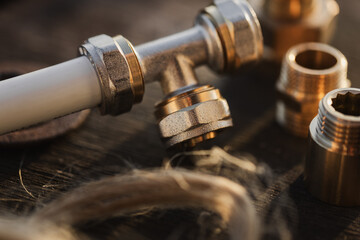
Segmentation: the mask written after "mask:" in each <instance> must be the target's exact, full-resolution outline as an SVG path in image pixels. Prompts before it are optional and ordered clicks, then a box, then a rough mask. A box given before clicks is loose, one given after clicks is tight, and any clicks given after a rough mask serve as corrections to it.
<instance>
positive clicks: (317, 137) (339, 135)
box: [304, 88, 360, 206]
mask: <svg viewBox="0 0 360 240" xmlns="http://www.w3.org/2000/svg"><path fill="white" fill-rule="evenodd" d="M304 178H305V182H306V184H307V187H308V189H309V191H310V192H311V193H312V194H313V195H314V196H316V197H317V198H319V199H321V200H323V201H325V202H328V203H331V204H336V205H341V206H360V89H359V88H344V89H336V90H333V91H331V92H329V93H328V94H327V95H326V96H325V97H324V98H323V99H322V100H321V102H320V104H319V114H318V115H317V116H316V117H315V118H314V120H313V121H312V122H311V125H310V136H309V146H308V153H307V156H306V163H305V172H304Z"/></svg>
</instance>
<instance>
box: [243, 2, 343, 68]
mask: <svg viewBox="0 0 360 240" xmlns="http://www.w3.org/2000/svg"><path fill="white" fill-rule="evenodd" d="M249 2H250V4H252V6H253V7H254V10H255V12H256V13H257V15H258V18H259V20H260V24H261V27H262V30H263V34H264V44H265V47H266V50H268V51H267V52H268V53H269V54H268V55H269V56H270V57H271V58H272V59H275V60H276V61H279V62H280V61H281V60H282V58H283V56H284V55H285V53H286V51H287V50H288V49H289V48H290V47H292V46H294V45H296V44H299V43H303V42H324V43H327V42H329V40H330V38H331V37H332V35H333V32H334V29H335V23H336V16H337V15H338V14H339V6H338V4H337V3H336V2H335V1H334V0H312V1H311V2H312V3H313V4H311V6H312V7H311V8H310V10H309V11H308V12H307V13H306V14H303V15H300V16H297V18H295V19H289V18H285V17H282V16H277V15H271V14H270V13H269V12H268V8H269V7H271V5H272V4H275V3H276V2H281V1H271V0H260V1H259V0H249ZM298 2H306V4H307V5H309V3H308V2H309V1H298ZM284 4H285V3H283V4H282V6H283V5H284ZM299 4H301V3H299ZM300 6H301V5H300ZM282 11H286V9H285V10H284V9H282ZM277 14H282V15H284V14H285V13H284V12H280V11H279V12H277Z"/></svg>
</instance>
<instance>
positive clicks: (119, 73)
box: [79, 35, 144, 115]
mask: <svg viewBox="0 0 360 240" xmlns="http://www.w3.org/2000/svg"><path fill="white" fill-rule="evenodd" d="M79 52H80V54H81V55H85V56H87V57H88V59H89V60H90V62H91V63H92V64H93V66H94V68H95V70H96V73H97V76H98V78H99V81H100V84H101V89H102V102H101V105H100V111H101V113H102V114H111V115H118V114H121V113H124V112H128V111H130V109H131V108H132V105H133V103H138V102H141V100H142V97H143V94H144V80H143V76H142V72H141V68H140V64H139V61H138V58H137V57H136V54H135V51H134V48H133V46H132V45H131V43H130V42H129V41H128V40H127V39H125V38H124V37H123V36H116V37H114V38H111V37H109V36H107V35H99V36H96V37H92V38H89V39H88V40H87V41H86V42H85V43H84V44H83V45H82V46H81V47H80V48H79Z"/></svg>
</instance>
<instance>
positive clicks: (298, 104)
mask: <svg viewBox="0 0 360 240" xmlns="http://www.w3.org/2000/svg"><path fill="white" fill-rule="evenodd" d="M347 65H348V64H347V60H346V58H345V56H344V55H343V54H342V53H341V52H340V51H338V50H337V49H335V48H333V47H331V46H329V45H326V44H323V43H303V44H299V45H296V46H294V47H292V48H291V49H289V51H288V52H287V54H286V55H285V57H284V60H283V64H282V69H281V74H280V77H279V80H278V81H277V84H276V90H277V95H278V100H277V105H276V120H277V122H278V123H279V124H280V125H281V126H283V127H284V128H285V129H287V130H288V131H289V132H291V133H292V134H294V135H296V136H299V137H307V135H308V129H309V124H310V122H311V120H312V119H313V118H314V117H315V116H316V114H317V111H318V105H319V101H320V100H321V99H322V98H323V97H324V96H325V94H326V93H328V92H329V91H331V90H333V89H336V88H344V87H349V86H350V81H349V80H348V79H347Z"/></svg>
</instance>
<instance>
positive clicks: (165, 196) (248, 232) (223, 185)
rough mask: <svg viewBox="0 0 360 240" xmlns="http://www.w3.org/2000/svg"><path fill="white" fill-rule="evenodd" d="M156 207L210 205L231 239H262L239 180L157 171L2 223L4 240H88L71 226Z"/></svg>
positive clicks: (91, 186) (116, 179) (115, 180)
mask: <svg viewBox="0 0 360 240" xmlns="http://www.w3.org/2000/svg"><path fill="white" fill-rule="evenodd" d="M151 207H158V208H169V207H171V208H173V207H201V208H206V209H208V210H210V211H213V212H216V213H218V214H219V215H220V216H221V217H222V219H223V220H224V222H225V223H227V225H228V229H229V236H230V239H231V240H235V239H245V240H246V239H251V240H253V239H257V238H258V235H257V233H258V232H259V231H258V230H259V229H258V222H257V218H256V213H255V209H254V207H253V206H252V204H251V202H250V199H249V197H248V195H247V192H246V190H245V189H244V188H243V187H242V186H240V185H239V184H236V183H235V182H232V181H230V180H228V179H226V178H223V177H218V176H212V175H207V174H202V173H195V172H188V171H183V170H155V171H134V172H133V173H131V174H128V175H120V176H113V177H107V178H104V179H101V180H99V181H95V182H90V183H88V184H85V185H83V186H82V187H79V188H78V189H75V190H74V191H72V192H70V193H68V194H65V195H64V196H63V197H62V198H60V199H58V200H55V201H54V202H52V203H50V204H48V205H47V206H45V207H44V208H42V209H40V210H38V211H37V212H35V213H34V214H33V215H32V216H30V217H29V218H27V219H21V220H17V221H16V222H15V221H3V222H0V240H10V239H11V240H13V239H14V240H17V239H26V240H32V239H38V240H41V239H55V240H57V239H66V240H67V239H71V240H72V239H84V237H83V236H79V235H77V234H76V233H75V231H74V230H73V229H72V226H74V225H79V224H82V223H86V222H88V221H90V220H105V219H108V218H111V217H114V216H118V215H121V214H125V213H128V212H131V211H134V210H142V209H144V208H151ZM20 222H21V223H20ZM15 223H16V225H15ZM19 225H20V226H21V228H22V230H21V231H19V228H18V227H17V226H19ZM14 226H16V227H14Z"/></svg>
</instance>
